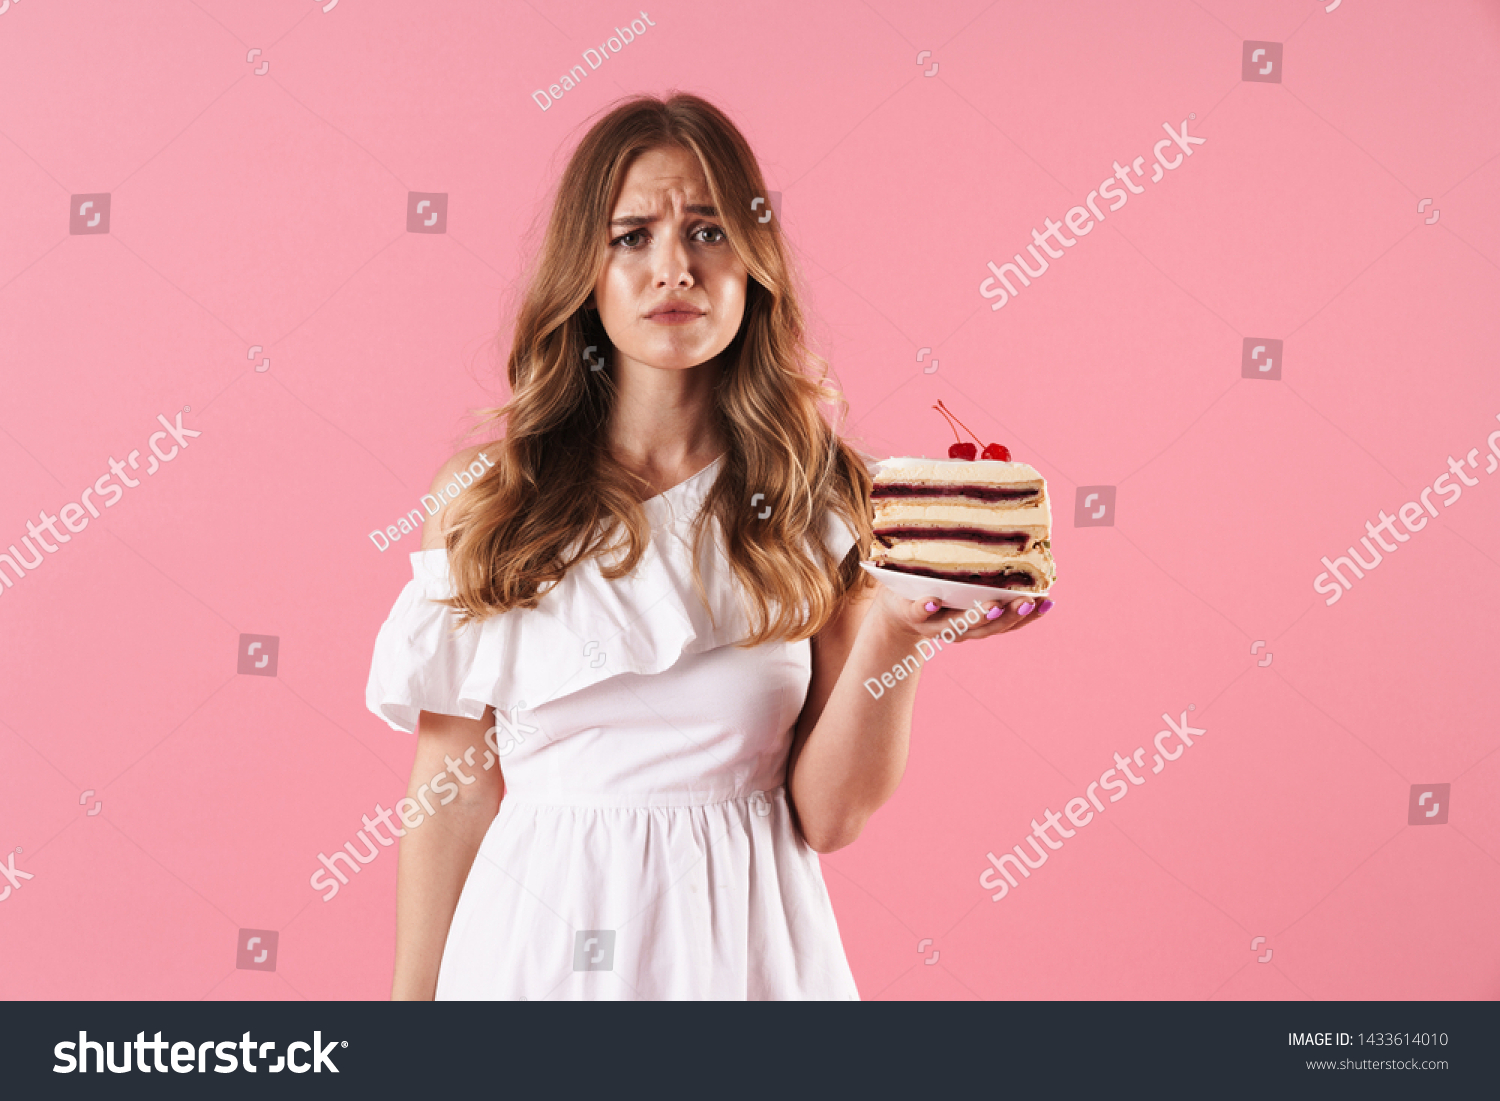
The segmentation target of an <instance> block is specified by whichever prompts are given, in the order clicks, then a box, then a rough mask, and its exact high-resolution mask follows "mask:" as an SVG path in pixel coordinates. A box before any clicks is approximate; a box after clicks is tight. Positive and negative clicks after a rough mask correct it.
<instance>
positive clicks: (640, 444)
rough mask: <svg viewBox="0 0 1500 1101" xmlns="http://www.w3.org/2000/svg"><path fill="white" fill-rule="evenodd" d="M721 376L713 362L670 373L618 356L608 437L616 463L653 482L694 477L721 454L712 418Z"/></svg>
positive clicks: (716, 430)
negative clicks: (664, 478)
mask: <svg viewBox="0 0 1500 1101" xmlns="http://www.w3.org/2000/svg"><path fill="white" fill-rule="evenodd" d="M718 376H719V367H718V364H717V362H715V361H714V360H710V361H709V362H707V363H704V364H701V365H699V366H697V367H686V368H676V369H666V368H659V367H649V366H647V365H645V364H642V363H636V362H634V361H633V360H629V359H626V357H624V356H621V357H619V359H618V360H617V364H616V374H615V404H614V409H613V410H612V411H611V413H610V420H609V425H608V429H607V433H606V438H607V440H608V441H609V450H610V453H611V454H612V455H613V456H614V458H615V459H616V461H618V462H619V463H621V464H622V465H623V466H625V468H626V469H628V470H632V471H634V472H635V473H637V474H639V475H641V476H642V477H645V478H646V479H647V480H648V481H652V480H653V476H664V477H667V478H673V477H677V476H678V475H683V474H692V473H694V472H696V471H697V470H700V469H701V468H703V467H704V466H707V465H708V464H709V463H710V462H712V461H713V460H714V459H715V458H717V457H718V456H719V455H720V454H722V452H723V450H724V441H723V439H722V437H721V435H720V433H719V431H718V428H717V427H716V426H715V424H714V415H713V414H714V394H713V391H714V383H715V382H716V381H717V380H718ZM678 480H680V478H679V479H678Z"/></svg>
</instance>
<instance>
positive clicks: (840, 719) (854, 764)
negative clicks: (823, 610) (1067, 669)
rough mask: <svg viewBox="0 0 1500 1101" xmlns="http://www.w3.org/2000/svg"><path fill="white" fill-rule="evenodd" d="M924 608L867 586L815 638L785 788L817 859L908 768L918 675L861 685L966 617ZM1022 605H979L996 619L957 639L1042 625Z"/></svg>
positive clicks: (838, 843) (854, 832)
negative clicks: (878, 691)
mask: <svg viewBox="0 0 1500 1101" xmlns="http://www.w3.org/2000/svg"><path fill="white" fill-rule="evenodd" d="M932 602H933V603H940V602H939V601H937V600H936V598H934V599H933V601H932ZM927 603H928V601H922V600H915V601H914V600H903V599H901V598H900V597H898V596H897V595H896V594H895V593H893V592H891V590H890V589H888V588H886V587H885V586H884V585H879V584H876V583H875V582H874V581H873V580H871V581H870V582H869V584H865V585H856V586H855V587H854V588H853V589H851V590H850V592H849V593H848V594H847V595H846V596H845V598H844V602H843V605H842V607H841V608H840V610H839V611H838V612H837V613H835V615H834V616H833V618H832V619H830V620H829V621H828V623H827V624H826V625H825V626H824V628H823V630H821V631H820V632H818V634H817V635H815V636H814V637H813V640H812V680H811V682H810V683H809V685H808V690H807V702H806V703H805V704H804V705H803V709H802V715H801V717H800V718H799V719H798V721H797V729H796V731H795V733H794V736H793V739H792V751H791V755H790V760H789V762H788V765H787V774H788V775H787V791H788V793H789V794H790V796H791V801H792V805H793V807H795V809H796V813H797V821H798V825H799V826H800V827H801V829H802V836H803V838H804V839H805V840H806V841H807V843H808V844H809V845H810V846H812V848H814V849H816V850H817V851H818V852H820V853H828V852H833V851H834V850H836V849H841V848H843V847H844V846H845V845H848V844H849V843H851V842H852V841H853V840H854V839H855V838H856V837H858V836H859V834H860V831H861V830H862V829H864V825H865V822H866V820H868V819H869V817H870V815H872V814H874V813H875V811H876V810H878V809H879V808H880V807H881V805H882V804H884V803H885V801H886V800H887V799H889V798H890V797H891V795H892V794H894V793H895V790H896V785H897V784H899V783H900V782H901V776H902V774H903V773H904V772H905V771H906V754H907V747H908V744H909V740H910V737H911V716H912V705H913V704H914V703H915V701H916V696H917V682H918V680H919V679H920V676H921V674H920V672H915V673H913V672H908V673H907V676H906V679H905V680H897V681H896V682H895V687H893V688H892V687H887V688H886V689H885V691H884V693H883V694H882V695H881V696H880V697H879V698H878V699H877V698H876V697H875V696H874V695H872V694H871V693H870V692H869V691H867V690H866V689H865V687H864V681H865V680H866V679H867V678H869V677H876V678H878V677H879V676H880V674H881V673H889V672H890V670H891V668H892V667H893V666H896V665H900V664H901V659H902V658H905V657H908V656H910V655H912V654H913V653H916V652H917V651H916V644H917V640H918V639H922V638H932V637H933V636H934V635H937V634H940V633H941V632H942V630H943V628H944V627H946V626H947V625H948V621H949V620H950V619H952V618H954V617H956V616H961V615H963V612H962V611H956V610H954V609H951V608H943V607H939V608H937V610H936V611H933V612H929V611H927V609H926V605H927ZM1025 603H1026V600H1025V598H1022V599H1018V600H1014V601H1012V602H1010V603H1009V604H1006V603H1003V602H998V601H988V602H986V603H984V604H983V605H982V609H983V610H982V612H981V614H984V612H988V610H989V609H991V608H1001V609H1002V613H1001V614H1000V615H999V616H997V617H996V618H995V619H993V620H988V619H981V620H980V621H979V623H978V624H977V625H975V626H971V627H968V629H967V631H966V633H965V634H964V635H963V636H962V640H963V641H965V642H967V641H968V640H970V639H973V638H988V637H989V636H990V635H994V634H999V633H1002V632H1005V631H1011V630H1014V629H1016V628H1017V627H1021V626H1024V625H1025V624H1027V623H1030V622H1032V621H1033V620H1036V619H1040V618H1041V614H1040V613H1039V612H1038V611H1032V612H1031V613H1030V614H1029V615H1026V616H1022V615H1020V614H1019V609H1020V607H1021V606H1022V605H1023V604H1025ZM1048 606H1049V607H1050V605H1048ZM918 660H919V661H920V660H921V659H920V656H919V657H918Z"/></svg>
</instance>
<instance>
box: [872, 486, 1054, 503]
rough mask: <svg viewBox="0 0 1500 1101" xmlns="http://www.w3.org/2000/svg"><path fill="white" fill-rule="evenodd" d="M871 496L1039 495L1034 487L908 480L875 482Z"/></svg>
mask: <svg viewBox="0 0 1500 1101" xmlns="http://www.w3.org/2000/svg"><path fill="white" fill-rule="evenodd" d="M870 496H871V497H877V498H878V497H968V498H970V499H971V500H975V501H1034V500H1036V499H1037V498H1038V497H1040V496H1041V490H1039V489H1035V488H1028V489H1016V488H1014V487H1010V486H980V485H917V484H915V483H908V482H877V483H876V484H875V488H874V489H872V490H871V491H870Z"/></svg>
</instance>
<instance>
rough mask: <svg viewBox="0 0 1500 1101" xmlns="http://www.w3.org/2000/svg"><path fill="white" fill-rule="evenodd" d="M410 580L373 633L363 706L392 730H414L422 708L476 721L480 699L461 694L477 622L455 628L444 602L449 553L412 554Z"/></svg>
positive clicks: (477, 633) (447, 592)
mask: <svg viewBox="0 0 1500 1101" xmlns="http://www.w3.org/2000/svg"><path fill="white" fill-rule="evenodd" d="M411 564H412V579H411V580H410V581H408V582H407V583H406V586H405V588H403V589H402V590H401V593H400V595H399V596H397V597H396V603H395V605H394V606H393V607H392V608H391V613H390V615H389V616H387V617H386V620H385V622H384V623H383V624H382V625H381V627H380V632H379V633H378V634H377V635H376V637H375V654H374V657H373V659H372V660H371V663H370V679H369V682H368V684H367V685H366V686H365V706H366V707H368V708H369V709H370V710H371V711H372V712H374V713H375V714H376V715H378V716H380V717H381V718H382V719H384V720H385V721H386V722H387V723H388V724H390V726H391V727H392V728H393V729H396V730H405V731H408V732H410V731H414V730H416V728H417V719H418V717H419V715H420V713H421V712H423V711H432V712H436V713H438V714H441V715H459V716H462V717H463V718H468V719H478V718H482V717H483V715H484V709H485V707H486V706H487V702H486V701H485V700H479V699H472V698H470V699H466V698H464V693H463V689H464V682H465V680H466V679H467V678H468V675H469V672H470V670H471V669H472V667H473V665H474V658H475V654H476V652H477V650H478V647H479V641H480V636H481V633H482V632H481V629H480V627H481V625H480V624H479V623H474V622H471V623H468V624H465V625H463V626H462V627H459V628H458V629H457V630H456V631H455V629H454V628H455V626H456V625H457V623H458V618H457V614H456V613H455V612H454V611H453V610H452V609H451V608H449V607H447V606H446V605H444V604H439V603H437V601H439V600H443V599H445V598H447V597H449V596H451V595H452V594H453V586H452V582H451V581H450V579H449V576H448V554H447V552H446V551H444V550H442V549H437V550H428V551H416V552H414V553H413V554H412V555H411Z"/></svg>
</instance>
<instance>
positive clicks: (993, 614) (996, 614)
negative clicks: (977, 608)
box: [984, 608, 1005, 619]
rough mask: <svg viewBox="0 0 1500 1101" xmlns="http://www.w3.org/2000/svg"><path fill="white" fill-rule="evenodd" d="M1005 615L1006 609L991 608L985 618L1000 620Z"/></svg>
mask: <svg viewBox="0 0 1500 1101" xmlns="http://www.w3.org/2000/svg"><path fill="white" fill-rule="evenodd" d="M1004 614H1005V609H1004V608H991V609H990V610H989V611H987V612H985V613H984V618H985V619H999V618H1000V617H1001V616H1002V615H1004Z"/></svg>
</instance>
